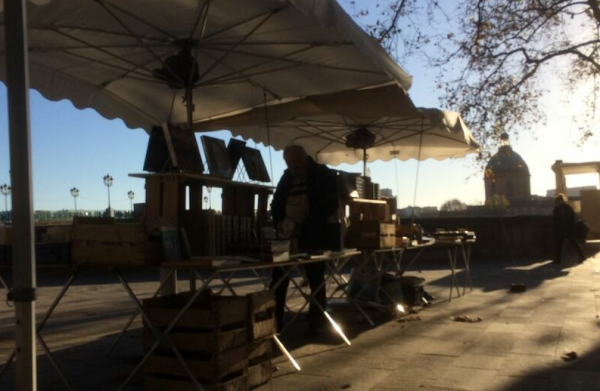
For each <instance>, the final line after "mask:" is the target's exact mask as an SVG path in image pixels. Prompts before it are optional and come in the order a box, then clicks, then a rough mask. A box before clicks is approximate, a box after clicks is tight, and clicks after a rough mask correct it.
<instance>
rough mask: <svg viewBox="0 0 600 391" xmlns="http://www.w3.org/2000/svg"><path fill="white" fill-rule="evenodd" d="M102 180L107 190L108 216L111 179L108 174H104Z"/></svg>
mask: <svg viewBox="0 0 600 391" xmlns="http://www.w3.org/2000/svg"><path fill="white" fill-rule="evenodd" d="M102 179H104V185H105V186H106V188H107V189H108V215H109V216H110V187H111V186H112V184H113V177H111V176H110V175H109V174H106V175H104V178H102Z"/></svg>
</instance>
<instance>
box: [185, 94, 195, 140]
mask: <svg viewBox="0 0 600 391" xmlns="http://www.w3.org/2000/svg"><path fill="white" fill-rule="evenodd" d="M185 103H186V105H185V106H186V109H187V123H188V130H189V131H191V130H192V125H193V122H194V87H192V86H190V85H188V86H187V87H185Z"/></svg>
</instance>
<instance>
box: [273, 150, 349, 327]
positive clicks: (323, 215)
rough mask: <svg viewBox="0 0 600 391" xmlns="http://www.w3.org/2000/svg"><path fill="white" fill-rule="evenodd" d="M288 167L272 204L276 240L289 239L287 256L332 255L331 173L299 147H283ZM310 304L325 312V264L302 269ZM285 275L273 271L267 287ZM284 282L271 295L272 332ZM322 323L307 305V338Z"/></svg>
mask: <svg viewBox="0 0 600 391" xmlns="http://www.w3.org/2000/svg"><path fill="white" fill-rule="evenodd" d="M283 159H284V160H285V162H286V164H287V167H288V168H287V170H285V172H284V174H283V176H282V177H281V180H280V181H279V183H278V184H277V189H276V190H275V194H274V195H273V202H272V203H271V209H272V215H273V220H274V222H275V225H276V230H277V235H278V237H280V238H282V239H289V240H291V242H292V244H291V251H292V252H301V253H304V252H306V253H310V252H315V251H323V250H335V249H336V248H335V247H336V243H333V242H332V235H330V232H329V231H328V226H329V222H330V219H332V218H335V217H337V212H338V205H339V203H338V192H337V181H336V175H335V172H334V171H332V170H330V169H329V168H327V166H325V165H322V164H317V163H315V161H314V160H313V159H312V158H311V157H310V156H308V155H307V154H306V151H305V150H304V148H302V147H301V146H299V145H292V146H289V147H287V148H286V149H285V150H284V152H283ZM304 267H305V269H306V276H307V279H308V284H309V285H310V289H311V293H312V294H315V291H316V290H317V289H319V290H318V292H316V294H315V297H314V300H316V302H317V303H318V304H319V305H320V306H321V307H322V308H323V309H325V307H326V305H327V303H326V301H327V299H326V291H325V287H324V286H323V283H324V274H325V263H324V262H315V263H309V264H306V265H304ZM284 274H285V270H284V269H282V268H274V269H273V276H272V283H271V287H273V284H275V283H277V282H278V281H279V280H281V278H282V277H283V275H284ZM289 282H290V280H289V277H286V278H285V279H283V280H282V281H281V283H280V284H279V286H278V287H277V288H276V290H275V301H276V307H275V313H276V316H277V327H278V328H279V329H281V327H282V325H283V324H282V323H283V312H284V308H285V301H286V297H287V289H288V285H289ZM324 322H325V316H324V314H323V313H322V312H321V310H320V308H319V306H318V305H315V303H313V302H311V303H310V306H309V309H308V323H309V328H308V331H307V333H306V336H308V337H311V336H316V335H317V334H318V333H319V332H320V330H321V328H322V327H323V325H324Z"/></svg>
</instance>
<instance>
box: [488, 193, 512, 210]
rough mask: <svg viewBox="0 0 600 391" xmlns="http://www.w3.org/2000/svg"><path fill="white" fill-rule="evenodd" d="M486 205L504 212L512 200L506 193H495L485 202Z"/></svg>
mask: <svg viewBox="0 0 600 391" xmlns="http://www.w3.org/2000/svg"><path fill="white" fill-rule="evenodd" d="M485 206H486V207H487V208H488V209H490V210H491V211H493V212H504V211H505V210H507V209H508V207H509V206H510V202H509V201H508V199H507V198H506V197H505V196H504V195H502V194H494V195H493V196H492V198H490V199H488V200H487V201H486V202H485Z"/></svg>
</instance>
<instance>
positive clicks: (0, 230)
mask: <svg viewBox="0 0 600 391" xmlns="http://www.w3.org/2000/svg"><path fill="white" fill-rule="evenodd" d="M12 242H13V233H12V227H0V246H10V245H12Z"/></svg>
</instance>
